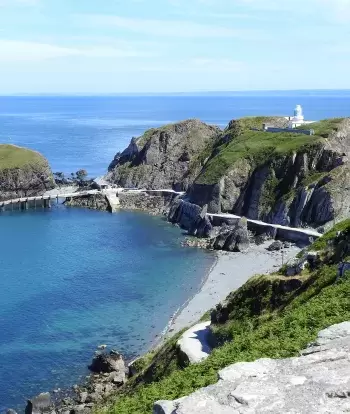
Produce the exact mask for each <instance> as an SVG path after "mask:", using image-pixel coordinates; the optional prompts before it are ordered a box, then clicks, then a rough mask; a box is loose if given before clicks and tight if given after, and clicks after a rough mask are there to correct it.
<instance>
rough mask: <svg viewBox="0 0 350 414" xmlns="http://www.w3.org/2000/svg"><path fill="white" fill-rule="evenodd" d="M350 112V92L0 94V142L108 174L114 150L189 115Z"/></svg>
mask: <svg viewBox="0 0 350 414" xmlns="http://www.w3.org/2000/svg"><path fill="white" fill-rule="evenodd" d="M297 103H298V104H301V105H303V107H304V111H305V116H306V118H307V119H312V120H314V119H315V120H318V119H322V118H330V117H336V116H350V92H343V93H339V92H337V93H336V92H329V93H328V94H327V95H326V94H321V93H314V92H310V93H308V92H306V93H303V94H297V93H288V94H287V95H281V94H272V95H269V96H263V95H262V94H259V95H257V96H251V94H248V95H244V96H192V97H190V96H151V97H150V96H143V97H135V96H129V97H116V96H114V97H68V98H67V97H0V142H12V143H13V144H17V145H23V146H26V147H29V148H33V149H36V150H38V151H40V152H41V153H43V154H44V155H45V156H46V157H47V158H48V159H49V161H50V164H51V166H52V168H53V170H54V171H63V172H65V173H70V172H72V171H76V170H77V169H78V168H85V169H87V171H88V172H89V173H90V175H91V176H96V175H100V174H102V173H104V172H105V171H106V168H107V167H108V164H109V163H110V162H111V160H112V159H113V157H114V155H115V153H116V152H117V151H120V150H122V149H124V148H125V147H126V146H127V145H128V143H129V141H130V139H131V137H133V136H139V135H141V134H142V133H143V132H144V131H145V130H146V129H149V128H152V127H157V126H160V125H162V124H166V123H169V122H175V121H179V120H183V119H186V118H200V119H201V120H203V121H205V122H208V123H212V124H217V125H219V126H222V127H223V126H226V125H227V123H228V122H229V120H231V119H233V118H237V117H242V116H248V115H291V114H292V113H293V109H294V107H295V105H296V104H297Z"/></svg>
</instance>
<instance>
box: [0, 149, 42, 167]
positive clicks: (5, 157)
mask: <svg viewBox="0 0 350 414" xmlns="http://www.w3.org/2000/svg"><path fill="white" fill-rule="evenodd" d="M45 163H46V160H45V158H44V157H43V156H42V155H40V154H39V153H38V152H35V151H32V150H29V149H27V148H22V147H17V146H15V145H10V144H0V171H1V170H7V169H14V168H23V167H26V166H29V165H30V166H33V165H36V166H43V165H45Z"/></svg>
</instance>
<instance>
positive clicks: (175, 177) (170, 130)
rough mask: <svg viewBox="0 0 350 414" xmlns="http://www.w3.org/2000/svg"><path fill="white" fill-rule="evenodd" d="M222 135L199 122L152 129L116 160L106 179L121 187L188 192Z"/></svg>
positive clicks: (184, 122)
mask: <svg viewBox="0 0 350 414" xmlns="http://www.w3.org/2000/svg"><path fill="white" fill-rule="evenodd" d="M219 132H220V130H219V128H216V127H213V126H209V125H206V124H204V123H203V122H200V121H198V120H187V121H183V122H179V123H177V124H172V125H167V126H164V127H161V128H157V129H151V130H149V131H147V132H146V133H145V134H144V135H143V136H141V137H139V138H133V139H132V140H131V142H130V145H129V146H128V148H127V149H126V150H125V151H123V152H122V153H121V154H117V155H116V156H115V158H114V160H113V161H112V163H111V164H110V166H109V173H108V174H107V177H106V178H107V180H108V181H110V182H112V183H115V184H117V185H119V186H121V187H139V188H141V187H142V188H147V189H162V188H163V189H164V188H173V189H175V190H178V191H181V190H187V189H188V187H189V186H190V184H192V182H193V180H194V179H195V177H196V176H197V174H198V173H199V171H200V169H201V166H202V164H203V163H204V161H205V158H206V151H207V152H208V154H207V156H209V155H210V152H211V147H212V145H213V143H214V142H215V140H216V139H217V137H218V134H219Z"/></svg>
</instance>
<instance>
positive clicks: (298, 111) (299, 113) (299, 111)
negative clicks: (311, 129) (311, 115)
mask: <svg viewBox="0 0 350 414" xmlns="http://www.w3.org/2000/svg"><path fill="white" fill-rule="evenodd" d="M286 119H288V121H289V122H288V128H296V127H299V126H302V125H306V124H312V123H313V122H315V121H305V118H304V114H303V108H302V106H301V105H297V106H296V107H295V109H294V116H292V117H291V116H288V117H286Z"/></svg>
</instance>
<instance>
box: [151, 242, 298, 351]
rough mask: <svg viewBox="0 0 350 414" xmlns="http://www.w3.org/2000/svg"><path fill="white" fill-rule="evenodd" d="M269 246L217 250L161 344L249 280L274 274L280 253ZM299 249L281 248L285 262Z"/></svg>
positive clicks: (169, 324) (279, 261)
mask: <svg viewBox="0 0 350 414" xmlns="http://www.w3.org/2000/svg"><path fill="white" fill-rule="evenodd" d="M270 244H271V241H267V242H266V243H263V244H261V245H259V246H256V245H254V246H251V247H250V249H249V251H248V252H247V253H241V252H237V253H233V252H232V253H231V252H225V251H217V252H216V260H215V262H214V264H213V265H212V267H211V268H210V270H209V272H208V273H207V274H206V275H205V277H204V278H203V283H202V284H201V286H200V288H199V290H198V292H197V293H195V294H194V295H193V296H192V297H191V298H190V299H189V300H187V301H186V302H185V303H184V304H183V305H182V306H181V307H180V308H179V310H178V311H177V312H176V313H175V315H174V316H173V317H172V318H171V319H170V321H169V323H168V325H167V328H166V331H165V333H164V335H162V339H161V342H163V340H166V339H169V338H170V337H171V336H173V335H174V334H176V333H177V332H179V331H181V330H182V329H184V328H186V327H187V328H190V327H191V326H192V325H193V324H195V323H196V322H198V321H199V320H200V319H201V318H202V316H203V315H204V314H205V313H206V312H207V311H209V310H210V309H212V308H214V307H215V306H216V305H217V304H218V303H220V302H222V301H223V300H224V299H226V297H227V296H228V295H229V293H231V292H232V291H234V290H237V289H238V288H240V287H241V286H242V285H243V284H244V283H246V282H247V280H248V279H250V278H251V277H253V276H255V275H258V274H269V273H272V272H275V271H277V270H278V269H279V268H280V267H281V266H282V251H277V252H269V251H267V250H266V248H267V247H268V246H269V245H270ZM300 250H301V249H300V248H298V247H296V246H292V247H290V248H287V249H283V255H284V263H286V262H287V261H288V260H290V259H291V258H293V257H295V256H296V255H297V254H298V252H299V251H300ZM156 347H157V345H156V346H155V348H156ZM153 349H154V348H153Z"/></svg>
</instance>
